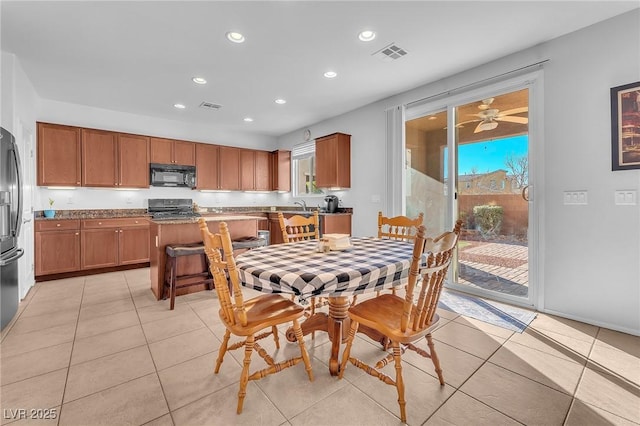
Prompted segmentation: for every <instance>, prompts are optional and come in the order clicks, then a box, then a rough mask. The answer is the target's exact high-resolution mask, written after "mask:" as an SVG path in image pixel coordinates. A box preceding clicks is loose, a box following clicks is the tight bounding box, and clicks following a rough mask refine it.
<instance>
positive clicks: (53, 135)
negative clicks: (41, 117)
mask: <svg viewBox="0 0 640 426" xmlns="http://www.w3.org/2000/svg"><path fill="white" fill-rule="evenodd" d="M37 127H38V143H37V145H38V148H37V152H38V179H37V181H38V185H42V186H80V185H81V170H82V167H81V164H82V162H81V156H80V128H78V127H72V126H61V125H58V124H49V123H38V125H37Z"/></svg>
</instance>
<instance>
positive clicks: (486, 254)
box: [458, 241, 529, 296]
mask: <svg viewBox="0 0 640 426" xmlns="http://www.w3.org/2000/svg"><path fill="white" fill-rule="evenodd" d="M461 243H462V244H461V246H462V248H461V249H460V250H459V251H458V258H459V264H460V268H459V277H458V282H459V283H460V284H467V285H470V286H474V287H478V288H483V289H487V290H493V291H497V292H500V293H506V294H512V295H516V296H526V295H527V292H528V291H529V263H528V248H527V246H525V245H520V244H505V243H493V242H482V241H461Z"/></svg>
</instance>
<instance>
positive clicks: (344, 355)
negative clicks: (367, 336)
mask: <svg viewBox="0 0 640 426" xmlns="http://www.w3.org/2000/svg"><path fill="white" fill-rule="evenodd" d="M359 325H360V324H359V323H358V322H356V321H353V320H352V321H351V328H350V329H349V336H348V337H347V346H345V348H344V352H343V353H342V362H341V363H340V372H339V374H338V378H339V379H342V376H344V370H346V369H347V362H349V355H350V354H351V346H352V345H353V339H354V338H355V337H356V333H357V332H358V326H359Z"/></svg>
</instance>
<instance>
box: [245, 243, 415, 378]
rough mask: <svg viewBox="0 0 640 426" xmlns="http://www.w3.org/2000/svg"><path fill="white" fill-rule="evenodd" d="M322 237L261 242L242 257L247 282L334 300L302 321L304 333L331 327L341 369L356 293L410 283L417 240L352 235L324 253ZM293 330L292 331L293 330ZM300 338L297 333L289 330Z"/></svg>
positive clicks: (334, 368) (333, 361)
mask: <svg viewBox="0 0 640 426" xmlns="http://www.w3.org/2000/svg"><path fill="white" fill-rule="evenodd" d="M317 247H318V241H316V240H308V241H300V242H295V243H287V244H277V245H272V246H266V247H260V248H257V249H253V250H250V251H248V252H245V253H242V254H241V255H239V256H238V257H237V258H236V263H237V267H238V271H239V274H240V280H241V281H242V284H243V285H244V286H245V287H248V288H252V289H254V290H257V291H260V292H264V293H283V294H293V295H295V297H296V298H297V299H298V300H299V302H300V303H302V304H305V303H307V301H308V300H310V299H311V298H312V297H317V296H324V297H327V298H328V300H329V310H328V313H325V312H316V313H315V314H314V315H313V316H311V317H309V318H307V319H306V320H305V321H304V322H303V323H302V331H303V334H305V335H307V334H309V333H311V332H314V331H325V332H327V333H328V334H329V338H330V340H331V342H332V347H331V356H330V359H329V371H330V373H331V375H334V376H335V375H337V374H338V373H339V364H340V363H339V359H338V356H339V352H340V345H341V343H342V342H343V341H345V340H346V338H347V333H348V331H349V326H350V323H349V317H348V315H347V311H348V309H349V306H350V304H351V299H352V296H354V295H359V294H364V293H370V292H375V291H380V290H383V289H389V288H392V287H395V286H401V285H404V284H406V281H407V278H408V275H409V267H410V264H411V256H412V253H413V243H408V242H404V241H398V240H388V239H379V238H359V237H352V238H351V246H350V247H349V248H346V249H344V250H340V251H329V252H318V251H317ZM359 332H362V333H364V334H366V335H368V336H369V337H370V338H372V339H374V340H375V341H378V342H380V343H381V344H384V336H383V335H382V334H380V333H378V332H376V331H374V330H371V329H368V328H367V327H364V326H361V327H360V329H359ZM289 334H291V335H289ZM287 339H288V340H289V341H292V342H293V341H295V335H293V333H287Z"/></svg>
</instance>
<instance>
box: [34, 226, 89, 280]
mask: <svg viewBox="0 0 640 426" xmlns="http://www.w3.org/2000/svg"><path fill="white" fill-rule="evenodd" d="M79 269H80V221H79V220H51V221H42V222H36V224H35V275H36V276H40V275H48V274H60V273H63V272H72V271H77V270H79Z"/></svg>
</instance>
